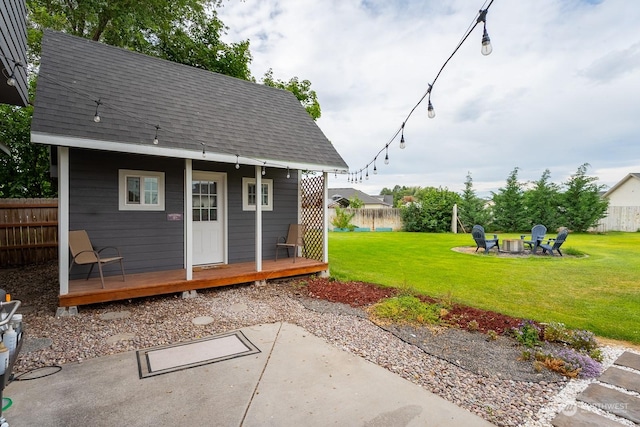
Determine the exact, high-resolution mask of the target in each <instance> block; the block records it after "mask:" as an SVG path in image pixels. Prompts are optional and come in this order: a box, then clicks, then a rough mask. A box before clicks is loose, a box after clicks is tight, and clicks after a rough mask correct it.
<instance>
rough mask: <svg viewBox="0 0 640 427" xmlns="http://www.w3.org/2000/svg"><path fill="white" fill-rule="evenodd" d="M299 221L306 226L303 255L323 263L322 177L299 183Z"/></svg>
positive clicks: (303, 180)
mask: <svg viewBox="0 0 640 427" xmlns="http://www.w3.org/2000/svg"><path fill="white" fill-rule="evenodd" d="M300 191H301V193H302V197H301V201H302V206H301V207H302V212H301V221H302V223H303V224H305V225H306V228H307V233H306V234H305V236H304V240H305V255H306V257H307V258H311V259H316V260H318V261H323V259H322V258H323V254H324V233H325V230H324V177H323V176H322V175H321V176H312V177H309V178H304V179H302V180H301V181H300Z"/></svg>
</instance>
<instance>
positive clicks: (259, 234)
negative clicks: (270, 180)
mask: <svg viewBox="0 0 640 427" xmlns="http://www.w3.org/2000/svg"><path fill="white" fill-rule="evenodd" d="M256 271H262V166H258V165H256Z"/></svg>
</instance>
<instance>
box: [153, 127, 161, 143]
mask: <svg viewBox="0 0 640 427" xmlns="http://www.w3.org/2000/svg"><path fill="white" fill-rule="evenodd" d="M159 129H160V125H156V136H155V138H153V145H158V142H159V141H158V130H159Z"/></svg>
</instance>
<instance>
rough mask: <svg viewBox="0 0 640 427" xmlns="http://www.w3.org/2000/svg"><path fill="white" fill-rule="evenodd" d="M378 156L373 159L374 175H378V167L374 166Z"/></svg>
mask: <svg viewBox="0 0 640 427" xmlns="http://www.w3.org/2000/svg"><path fill="white" fill-rule="evenodd" d="M377 159H378V158H377V157H376V158H375V159H373V174H374V175H378V168H377V167H376V160H377Z"/></svg>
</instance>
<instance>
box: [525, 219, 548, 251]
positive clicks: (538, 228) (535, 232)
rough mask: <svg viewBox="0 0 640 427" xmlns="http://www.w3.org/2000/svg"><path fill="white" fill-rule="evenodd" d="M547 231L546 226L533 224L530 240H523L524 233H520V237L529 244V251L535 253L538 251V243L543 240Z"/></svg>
mask: <svg viewBox="0 0 640 427" xmlns="http://www.w3.org/2000/svg"><path fill="white" fill-rule="evenodd" d="M546 233H547V227H545V226H544V225H542V224H538V225H534V226H533V228H532V229H531V240H524V238H525V235H524V234H523V235H521V236H520V239H522V243H524V244H525V245H529V249H531V253H533V254H535V253H536V252H538V247H539V246H540V243H542V241H543V240H544V235H545V234H546Z"/></svg>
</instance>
